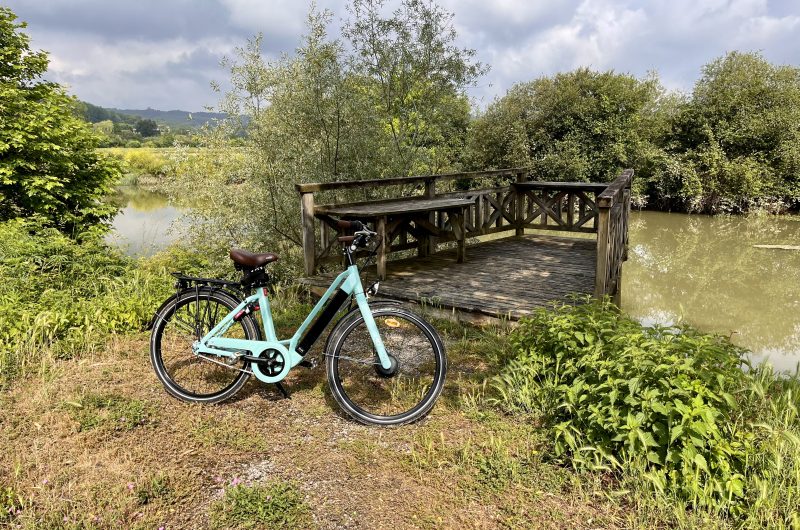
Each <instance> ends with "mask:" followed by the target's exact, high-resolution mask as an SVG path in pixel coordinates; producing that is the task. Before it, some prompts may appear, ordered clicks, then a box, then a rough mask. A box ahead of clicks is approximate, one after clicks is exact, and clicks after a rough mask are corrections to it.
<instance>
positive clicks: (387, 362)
mask: <svg viewBox="0 0 800 530" xmlns="http://www.w3.org/2000/svg"><path fill="white" fill-rule="evenodd" d="M352 267H353V268H352V269H351V271H352V270H354V271H355V272H354V273H351V286H352V288H353V297H354V298H355V299H356V304H357V305H358V309H359V310H361V317H362V318H363V319H364V323H365V324H366V325H367V331H369V336H370V338H371V339H372V344H373V345H374V346H375V352H376V353H377V354H378V360H379V361H380V362H381V368H383V369H384V370H391V369H392V361H391V359H390V358H389V354H388V353H387V352H386V346H384V344H383V339H381V334H380V332H379V331H378V325H377V324H376V323H375V318H374V317H373V316H372V310H371V309H370V308H369V303H368V302H367V295H366V294H365V293H364V286H363V285H362V284H361V277H360V276H359V274H358V269H357V268H356V267H355V266H352ZM353 278H354V279H353Z"/></svg>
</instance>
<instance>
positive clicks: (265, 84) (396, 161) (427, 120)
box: [172, 1, 479, 256]
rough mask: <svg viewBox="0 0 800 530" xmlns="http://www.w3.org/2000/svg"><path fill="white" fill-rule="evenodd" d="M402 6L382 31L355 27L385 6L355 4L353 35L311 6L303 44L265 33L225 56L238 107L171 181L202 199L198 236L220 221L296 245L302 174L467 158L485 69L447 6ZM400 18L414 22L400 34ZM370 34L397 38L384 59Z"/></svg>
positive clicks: (232, 231) (260, 241)
mask: <svg viewBox="0 0 800 530" xmlns="http://www.w3.org/2000/svg"><path fill="white" fill-rule="evenodd" d="M358 5H366V4H364V3H363V2H359V3H358ZM370 5H373V7H374V5H375V4H370ZM403 6H404V7H403V10H401V11H400V12H398V13H395V14H394V15H393V16H392V17H391V18H389V19H385V20H384V19H380V20H382V21H383V22H381V24H384V23H385V26H382V28H381V29H379V30H377V31H376V32H371V30H370V31H369V32H367V29H366V28H363V31H362V29H358V30H356V29H354V28H356V26H358V25H359V24H360V22H359V21H364V20H372V19H370V18H369V17H370V16H376V17H377V14H375V13H373V14H372V15H368V14H364V13H363V12H358V13H356V12H354V14H353V17H354V20H353V21H352V22H351V23H350V24H349V25H348V27H349V28H351V29H350V30H349V31H348V32H347V34H348V35H350V38H351V39H352V42H351V43H352V44H353V46H346V45H345V44H344V43H343V42H342V41H340V40H339V39H334V38H331V37H329V35H328V26H329V24H330V22H331V20H332V15H331V13H330V12H327V11H324V12H318V11H317V10H316V9H315V8H313V7H312V9H311V12H310V14H309V17H308V22H307V32H306V34H305V36H304V37H303V38H302V39H301V44H300V46H299V47H298V48H297V50H296V51H295V53H294V54H291V55H289V54H287V55H284V56H282V57H280V58H279V59H278V60H275V61H273V62H268V61H266V60H265V59H264V57H263V56H262V54H261V37H260V36H259V37H256V38H254V39H250V40H249V41H248V42H247V45H246V46H244V47H242V48H239V49H237V50H236V55H235V56H234V57H233V58H231V59H228V60H226V61H225V63H224V64H225V65H226V67H227V68H228V69H229V71H230V77H231V81H230V85H231V87H232V89H231V91H229V92H228V93H226V94H225V95H224V98H223V100H222V104H221V108H220V109H219V110H220V111H222V112H224V113H225V114H226V115H227V116H229V117H230V118H229V119H228V120H226V121H225V122H223V123H222V124H221V126H220V127H216V128H208V129H207V130H206V135H205V136H204V141H205V142H206V145H208V146H209V147H212V149H209V150H201V152H200V153H197V154H195V155H194V156H192V157H186V159H185V161H184V162H183V168H184V169H183V171H181V172H180V174H179V175H177V176H176V177H175V180H174V181H173V183H174V187H173V191H172V194H173V196H174V197H175V198H176V199H178V200H179V199H180V196H181V195H182V194H187V193H188V194H189V195H191V196H192V197H194V198H196V203H199V204H200V205H201V206H199V207H195V208H193V209H192V211H191V213H190V215H192V216H193V217H194V221H195V222H194V223H193V231H194V232H195V235H197V236H199V237H197V238H196V239H197V240H198V241H201V242H209V241H214V242H219V235H220V234H221V233H222V234H225V236H224V237H225V242H226V243H227V242H229V241H235V242H236V243H237V244H242V245H249V246H252V247H254V248H259V247H261V248H269V249H270V250H276V249H279V250H284V253H286V254H289V255H295V256H296V255H297V253H296V252H293V251H294V250H296V247H295V246H294V245H296V244H299V242H300V240H301V237H300V230H299V228H300V227H299V217H298V215H297V209H298V202H297V194H296V191H295V189H294V185H295V184H296V183H299V182H310V181H322V182H325V181H330V180H347V179H351V180H352V179H370V178H381V177H384V176H398V175H405V174H408V173H410V172H421V173H428V172H437V171H445V170H449V169H455V168H456V167H457V166H458V165H459V164H460V159H461V155H462V150H463V148H462V143H463V138H464V137H465V133H466V129H467V125H468V121H469V103H468V101H467V99H466V97H465V95H464V93H463V89H464V87H465V83H466V82H468V81H469V80H471V79H473V77H474V75H475V74H476V73H477V72H478V71H479V69H478V68H477V67H472V66H471V63H469V57H470V56H471V53H472V52H468V51H463V50H458V49H455V48H454V47H453V46H452V44H451V42H452V38H453V36H452V28H451V27H450V26H449V25H448V24H446V23H445V22H447V21H449V16H448V15H446V14H445V13H443V12H442V11H441V10H439V8H438V7H436V6H435V5H432V4H427V3H422V2H416V1H405V2H404V3H403ZM359 13H360V14H359ZM359 17H361V18H359ZM364 17H366V18H364ZM374 20H375V21H377V20H378V19H374ZM359 27H360V26H359ZM398 28H404V29H402V37H400V36H398V35H399V34H398V33H397V32H398V31H400V30H399V29H398ZM417 38H419V39H421V40H420V42H417V41H416V40H415V39H417ZM367 44H369V46H378V47H391V48H392V49H393V50H391V51H382V50H379V51H377V52H376V53H377V54H378V56H380V57H381V58H382V59H381V61H382V62H381V65H380V66H379V67H376V68H374V69H370V68H369V67H368V65H367V62H368V59H369V56H368V55H365V53H366V46H367ZM359 46H360V47H359ZM359 50H361V51H359ZM362 52H364V53H362ZM398 69H399V70H404V71H405V73H400V72H399V71H398V72H396V71H395V70H398ZM241 130H245V131H246V134H245V135H243V138H241V139H239V140H237V141H236V142H238V143H240V144H241V147H234V146H233V144H234V142H233V141H230V140H229V139H228V138H226V135H232V134H234V133H236V132H238V131H241ZM223 153H224V154H223ZM207 155H208V156H207ZM210 156H213V159H210V158H209V157H210ZM198 174H202V175H204V176H205V178H204V179H197V178H196V175H198ZM232 184H233V185H232ZM345 193H351V194H352V195H350V196H345V195H344V194H345ZM370 193H380V192H375V190H366V189H362V190H356V191H352V192H337V197H336V198H337V199H345V198H356V197H358V198H359V199H360V200H365V199H369V198H373V196H371V195H368V194H370ZM320 200H326V199H325V197H324V196H323V197H320ZM265 205H266V206H265ZM287 243H288V244H287ZM209 250H211V251H213V250H214V249H209Z"/></svg>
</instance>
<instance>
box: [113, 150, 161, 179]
mask: <svg viewBox="0 0 800 530" xmlns="http://www.w3.org/2000/svg"><path fill="white" fill-rule="evenodd" d="M105 153H106V154H107V155H109V156H110V157H113V158H114V159H116V160H117V161H119V163H120V166H121V167H122V169H123V171H124V173H125V177H124V179H123V180H122V183H123V184H137V185H140V186H141V185H145V184H148V183H156V182H158V181H159V180H160V179H162V178H163V177H165V176H166V175H167V174H168V173H170V172H171V171H173V169H174V168H173V164H172V161H171V160H170V158H169V157H168V155H166V154H165V153H164V151H163V150H159V149H146V148H139V149H124V148H119V147H115V148H111V149H107V150H105Z"/></svg>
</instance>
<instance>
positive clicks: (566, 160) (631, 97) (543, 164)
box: [467, 68, 674, 192]
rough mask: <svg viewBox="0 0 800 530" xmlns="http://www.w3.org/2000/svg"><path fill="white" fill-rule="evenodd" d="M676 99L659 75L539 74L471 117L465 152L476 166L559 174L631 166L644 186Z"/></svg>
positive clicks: (604, 177)
mask: <svg viewBox="0 0 800 530" xmlns="http://www.w3.org/2000/svg"><path fill="white" fill-rule="evenodd" d="M673 104H674V98H672V97H669V96H665V93H664V90H663V89H662V88H661V86H660V84H659V82H658V80H657V79H656V78H654V77H651V78H648V79H644V80H639V79H636V78H635V77H633V76H630V75H626V74H618V73H615V72H613V71H608V72H594V71H591V70H589V69H587V68H579V69H577V70H574V71H572V72H566V73H559V74H556V75H555V76H552V77H541V78H539V79H536V80H534V81H530V82H527V83H519V84H517V85H515V86H514V87H512V88H511V90H509V91H508V93H507V94H506V95H505V96H503V97H502V98H500V99H498V100H496V101H494V102H493V103H492V104H491V105H489V108H488V109H487V110H486V112H485V113H484V114H483V115H482V116H480V117H478V118H477V119H476V120H474V121H473V122H472V124H471V128H470V134H469V144H468V145H469V152H468V155H467V158H468V160H469V164H470V165H471V166H472V167H473V169H485V168H490V167H529V168H531V171H532V173H533V175H535V177H536V178H539V179H541V180H554V181H562V180H568V181H584V182H587V181H588V182H606V181H609V180H612V179H614V178H615V177H616V176H617V175H619V173H620V172H621V171H622V170H623V169H625V168H628V167H633V168H636V172H637V176H638V178H637V179H636V181H634V184H635V186H640V184H641V183H643V182H644V181H646V180H647V179H648V178H649V177H650V175H651V174H652V172H653V171H654V168H656V167H659V166H660V164H661V163H662V162H661V161H662V159H663V157H664V154H663V150H662V149H661V147H660V146H659V144H660V140H661V137H662V136H663V134H664V132H665V130H666V126H667V122H666V119H665V116H666V115H667V112H665V109H667V108H670V107H671V106H673ZM634 191H635V192H636V191H637V190H636V189H634Z"/></svg>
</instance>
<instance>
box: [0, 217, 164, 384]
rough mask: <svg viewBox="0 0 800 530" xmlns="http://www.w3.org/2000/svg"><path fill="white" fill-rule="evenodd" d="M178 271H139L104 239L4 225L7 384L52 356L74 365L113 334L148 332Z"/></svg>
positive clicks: (0, 244) (26, 224)
mask: <svg viewBox="0 0 800 530" xmlns="http://www.w3.org/2000/svg"><path fill="white" fill-rule="evenodd" d="M159 259H160V258H159ZM165 262H166V263H165ZM173 266H175V264H174V263H172V262H171V260H170V259H164V260H162V263H161V264H160V265H159V264H158V263H157V262H154V263H153V264H151V265H146V264H145V265H144V266H141V267H137V264H136V262H135V261H134V260H132V259H130V258H126V257H124V256H122V255H121V254H120V253H119V252H118V251H116V250H112V249H109V248H108V247H107V246H106V245H105V244H104V243H103V241H102V240H101V239H99V238H96V237H89V236H87V237H86V238H84V239H82V240H81V241H75V240H73V239H71V238H68V237H66V236H65V235H63V234H62V233H60V232H59V231H58V230H56V229H53V228H44V229H43V228H40V226H39V224H38V223H37V222H36V221H35V220H31V221H24V220H21V219H17V220H13V221H7V222H4V223H0V300H2V302H0V321H2V322H3V326H2V327H0V384H3V383H5V382H7V381H9V380H11V379H13V378H14V377H15V376H17V375H20V374H23V373H25V372H28V371H30V370H35V369H37V367H39V366H41V363H42V362H43V360H44V359H46V358H47V357H48V356H49V355H51V356H54V357H57V358H67V357H71V356H73V355H75V354H76V353H79V352H81V351H85V350H87V349H89V350H90V349H92V348H93V347H94V346H95V345H96V343H97V342H98V341H100V340H101V339H102V338H103V337H105V335H106V334H108V333H120V332H129V331H138V330H142V329H144V327H145V324H146V323H147V322H148V321H149V319H150V317H151V316H152V313H153V308H154V307H157V306H158V304H159V303H161V301H162V300H163V299H164V298H166V296H167V295H168V294H169V293H170V292H171V282H170V281H169V276H168V275H167V273H166V270H165V268H166V267H169V270H173V269H172V267H173Z"/></svg>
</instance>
